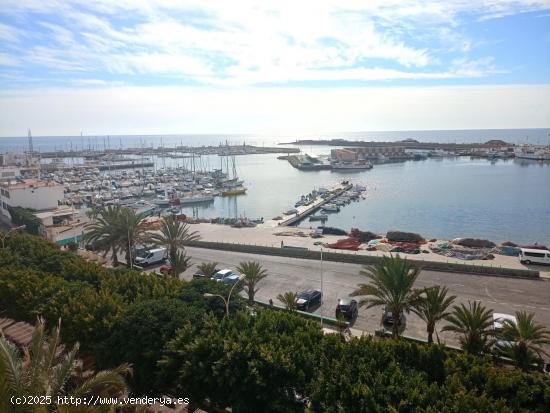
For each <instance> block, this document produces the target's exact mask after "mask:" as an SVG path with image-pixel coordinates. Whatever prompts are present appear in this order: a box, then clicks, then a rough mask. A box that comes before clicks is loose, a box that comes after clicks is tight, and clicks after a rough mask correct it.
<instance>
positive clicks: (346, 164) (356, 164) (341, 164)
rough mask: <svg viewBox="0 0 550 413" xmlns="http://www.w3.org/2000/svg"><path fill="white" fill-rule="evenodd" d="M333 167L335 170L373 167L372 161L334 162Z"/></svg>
mask: <svg viewBox="0 0 550 413" xmlns="http://www.w3.org/2000/svg"><path fill="white" fill-rule="evenodd" d="M332 169H335V170H366V169H372V163H370V162H364V163H362V162H334V163H333V164H332Z"/></svg>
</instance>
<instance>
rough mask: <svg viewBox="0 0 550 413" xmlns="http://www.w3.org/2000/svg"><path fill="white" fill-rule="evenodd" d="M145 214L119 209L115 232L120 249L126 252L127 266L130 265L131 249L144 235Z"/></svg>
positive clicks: (128, 209) (129, 209)
mask: <svg viewBox="0 0 550 413" xmlns="http://www.w3.org/2000/svg"><path fill="white" fill-rule="evenodd" d="M144 219H145V214H144V213H137V212H136V211H135V210H134V209H132V208H121V209H120V214H119V217H118V223H117V226H116V231H117V234H118V239H119V242H120V248H121V249H123V250H125V251H126V254H125V258H126V264H127V265H128V266H131V265H132V249H133V248H134V246H135V245H136V243H138V242H140V241H141V240H142V239H143V238H144V235H145V233H146V230H147V228H146V223H145V220H144Z"/></svg>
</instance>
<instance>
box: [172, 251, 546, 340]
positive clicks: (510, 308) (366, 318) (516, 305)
mask: <svg viewBox="0 0 550 413" xmlns="http://www.w3.org/2000/svg"><path fill="white" fill-rule="evenodd" d="M187 253H188V255H190V256H191V257H192V261H193V262H194V263H196V264H198V263H201V262H211V261H216V262H218V263H219V264H220V265H219V267H223V268H231V269H234V268H236V266H237V265H238V264H239V262H242V261H259V262H260V263H261V264H262V265H263V266H264V268H265V269H266V270H267V271H268V274H269V276H268V277H267V278H265V279H264V280H263V281H262V282H261V283H260V285H259V286H260V289H259V291H258V293H257V294H256V297H257V299H259V300H262V301H266V302H267V301H268V300H269V299H273V301H274V302H275V303H276V304H278V301H277V299H276V297H277V295H278V294H279V293H282V292H286V291H300V290H303V289H307V288H315V289H320V288H321V262H320V261H313V260H305V259H296V258H288V257H277V256H268V255H257V254H243V253H237V252H230V251H218V250H208V249H203V248H187ZM360 269H361V266H360V265H357V264H348V263H338V262H327V261H324V262H323V293H324V300H323V301H324V304H323V306H322V307H320V308H318V309H316V310H315V313H317V314H321V313H323V314H324V315H326V316H330V317H334V310H335V308H336V303H337V300H338V298H339V297H347V296H348V295H349V294H350V293H351V292H352V291H353V290H354V289H356V288H357V285H358V284H359V283H366V282H368V280H367V278H366V277H364V276H362V275H360V274H359V271H360ZM195 271H196V268H195V267H194V266H193V267H191V268H190V269H188V270H187V271H186V272H185V273H183V274H182V278H184V279H191V278H192V274H193V273H194V272H195ZM432 285H444V286H446V287H447V288H448V289H449V293H450V294H452V295H456V297H457V298H456V300H455V303H461V302H463V303H467V302H468V300H477V301H480V302H481V303H482V304H483V305H485V306H486V307H487V308H490V309H493V310H494V311H495V312H500V313H508V314H514V313H515V312H516V311H518V310H526V311H529V312H534V313H535V319H536V320H537V321H538V322H539V323H541V324H543V325H544V326H546V327H549V328H550V280H547V279H540V280H528V279H517V278H504V277H493V276H481V275H472V274H461V273H450V272H438V271H422V273H421V274H420V276H419V278H418V280H417V283H416V287H418V288H422V287H428V286H432ZM381 315H382V310H381V308H376V307H375V308H370V309H366V308H361V309H359V315H358V317H357V320H356V321H355V323H354V324H353V327H354V328H355V329H358V330H363V331H367V332H369V333H373V332H374V331H375V330H376V329H378V328H380V321H381ZM441 327H442V325H439V326H438V328H441ZM425 328H426V327H425V324H424V322H423V321H422V320H420V319H419V318H418V317H417V316H416V315H414V314H412V313H411V314H408V315H406V321H405V325H404V334H406V335H409V336H412V337H419V338H426V331H425ZM439 337H440V338H441V339H442V340H444V341H445V342H447V343H449V344H456V338H455V337H454V336H453V335H451V334H450V333H443V334H441V333H440V334H439Z"/></svg>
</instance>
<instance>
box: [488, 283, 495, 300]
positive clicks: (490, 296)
mask: <svg viewBox="0 0 550 413" xmlns="http://www.w3.org/2000/svg"><path fill="white" fill-rule="evenodd" d="M485 294H487V296H488V297H489V298H491V300H494V301H496V300H497V299H496V298H495V297H493V295H492V294H491V293H490V292H489V289H488V288H487V284H485Z"/></svg>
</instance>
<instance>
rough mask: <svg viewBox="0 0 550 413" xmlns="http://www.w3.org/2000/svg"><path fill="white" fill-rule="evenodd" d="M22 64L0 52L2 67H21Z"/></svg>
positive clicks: (0, 64)
mask: <svg viewBox="0 0 550 413" xmlns="http://www.w3.org/2000/svg"><path fill="white" fill-rule="evenodd" d="M19 64H20V62H19V60H17V59H16V58H14V57H12V56H10V55H8V54H6V53H2V52H0V66H19Z"/></svg>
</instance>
